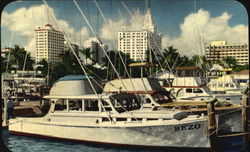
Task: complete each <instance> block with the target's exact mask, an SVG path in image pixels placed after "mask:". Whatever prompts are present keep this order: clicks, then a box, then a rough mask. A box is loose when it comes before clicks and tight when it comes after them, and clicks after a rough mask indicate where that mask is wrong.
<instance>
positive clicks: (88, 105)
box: [84, 100, 99, 111]
mask: <svg viewBox="0 0 250 152" xmlns="http://www.w3.org/2000/svg"><path fill="white" fill-rule="evenodd" d="M84 101H85V110H86V111H99V107H98V100H84Z"/></svg>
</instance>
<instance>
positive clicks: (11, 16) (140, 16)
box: [1, 0, 249, 56]
mask: <svg viewBox="0 0 250 152" xmlns="http://www.w3.org/2000/svg"><path fill="white" fill-rule="evenodd" d="M46 2H47V4H48V6H47V5H46V4H45V3H44V1H34V0H33V1H25V0H23V1H19V2H18V1H16V2H12V3H9V4H8V5H7V6H6V7H5V8H4V10H3V12H2V14H1V15H2V16H1V47H2V48H4V47H13V46H14V45H20V46H21V47H25V49H26V50H28V51H29V52H31V54H32V55H34V54H35V31H34V30H35V29H37V28H38V27H43V26H44V25H45V24H48V23H49V24H52V25H53V27H55V28H56V29H57V30H63V31H64V32H65V34H66V36H67V37H68V38H69V40H70V41H71V42H72V43H76V44H78V45H80V47H82V46H83V42H84V41H85V40H87V39H88V38H90V37H93V36H94V35H98V37H99V38H100V39H101V41H102V42H103V43H106V44H108V45H109V48H110V49H112V50H117V49H116V48H117V47H116V45H115V44H116V43H117V37H118V31H121V30H122V28H123V27H126V29H127V30H140V29H141V27H142V26H143V23H144V17H145V14H146V10H147V8H149V7H150V9H151V10H152V15H153V18H154V21H155V24H156V26H157V33H159V34H162V48H166V47H168V46H173V47H174V48H177V49H178V51H179V52H180V53H181V54H182V55H187V56H192V55H195V54H197V53H198V54H200V55H202V54H204V52H205V49H204V46H206V45H208V44H209V43H210V41H213V40H226V41H227V42H228V43H247V44H248V26H249V25H248V17H247V11H246V9H245V7H244V6H243V5H242V4H241V3H239V2H237V1H233V0H151V1H149V0H122V1H121V0H96V2H95V0H76V2H77V4H78V6H79V7H80V10H81V11H82V13H83V14H84V15H85V17H86V19H87V20H88V22H89V24H90V26H91V28H92V29H93V31H92V30H91V28H90V27H89V26H88V24H87V23H86V21H85V20H84V18H83V16H82V15H81V13H80V11H79V9H78V8H77V6H76V5H75V3H74V2H73V1H69V0H68V1H58V0H57V1H52V0H50V1H46ZM98 7H99V8H100V9H98ZM54 16H55V17H54ZM55 18H56V19H55ZM60 27H62V29H61V28H60ZM113 42H115V43H113ZM2 48H1V49H2Z"/></svg>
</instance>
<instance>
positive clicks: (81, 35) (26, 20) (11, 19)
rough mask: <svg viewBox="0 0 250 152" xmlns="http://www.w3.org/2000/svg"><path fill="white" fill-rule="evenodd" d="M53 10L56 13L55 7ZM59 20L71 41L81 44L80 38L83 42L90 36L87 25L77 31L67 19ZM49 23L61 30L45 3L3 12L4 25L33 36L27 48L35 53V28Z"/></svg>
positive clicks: (19, 32) (24, 34)
mask: <svg viewBox="0 0 250 152" xmlns="http://www.w3.org/2000/svg"><path fill="white" fill-rule="evenodd" d="M52 11H53V13H54V10H53V9H52ZM58 22H59V23H60V24H61V26H62V27H63V29H64V31H65V33H66V34H67V36H68V38H69V40H70V42H72V43H75V42H76V43H77V44H78V45H79V44H80V39H81V42H82V41H83V40H86V39H87V38H88V37H89V31H88V29H87V28H86V27H82V29H81V30H78V31H77V30H76V29H74V27H72V26H70V25H69V23H68V22H67V21H65V20H58ZM48 23H49V24H52V25H53V27H55V29H57V30H60V28H59V27H58V26H57V23H56V21H55V20H54V18H53V16H52V14H51V13H50V11H49V10H48V8H47V6H46V5H44V4H42V5H35V6H31V7H29V8H24V7H23V8H19V9H17V10H16V11H14V12H12V13H8V12H5V11H4V12H3V13H2V26H5V27H7V28H9V30H11V31H14V32H17V33H18V34H20V35H23V36H27V37H30V36H31V38H30V40H29V42H27V44H26V46H25V48H26V49H30V50H28V51H30V52H32V54H33V55H34V52H33V51H34V49H35V43H34V42H35V40H34V37H35V31H34V30H35V29H37V28H38V27H43V26H44V25H45V24H48Z"/></svg>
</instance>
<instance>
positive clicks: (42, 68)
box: [36, 59, 48, 76]
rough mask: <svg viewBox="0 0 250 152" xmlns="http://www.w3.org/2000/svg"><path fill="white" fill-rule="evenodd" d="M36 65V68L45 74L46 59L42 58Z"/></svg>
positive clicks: (46, 68) (46, 69)
mask: <svg viewBox="0 0 250 152" xmlns="http://www.w3.org/2000/svg"><path fill="white" fill-rule="evenodd" d="M37 65H38V67H37V68H36V70H40V71H41V72H42V74H43V75H44V76H45V75H47V73H48V62H47V60H46V59H42V60H41V61H39V62H38V63H37Z"/></svg>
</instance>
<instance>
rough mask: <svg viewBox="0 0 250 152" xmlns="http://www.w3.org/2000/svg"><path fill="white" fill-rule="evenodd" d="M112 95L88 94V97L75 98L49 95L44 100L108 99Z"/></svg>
mask: <svg viewBox="0 0 250 152" xmlns="http://www.w3.org/2000/svg"><path fill="white" fill-rule="evenodd" d="M110 96H111V95H110V94H98V95H96V94H86V95H74V96H56V95H52V96H51V95H47V96H44V97H43V98H45V99H99V98H102V99H107V98H109V97H110Z"/></svg>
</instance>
